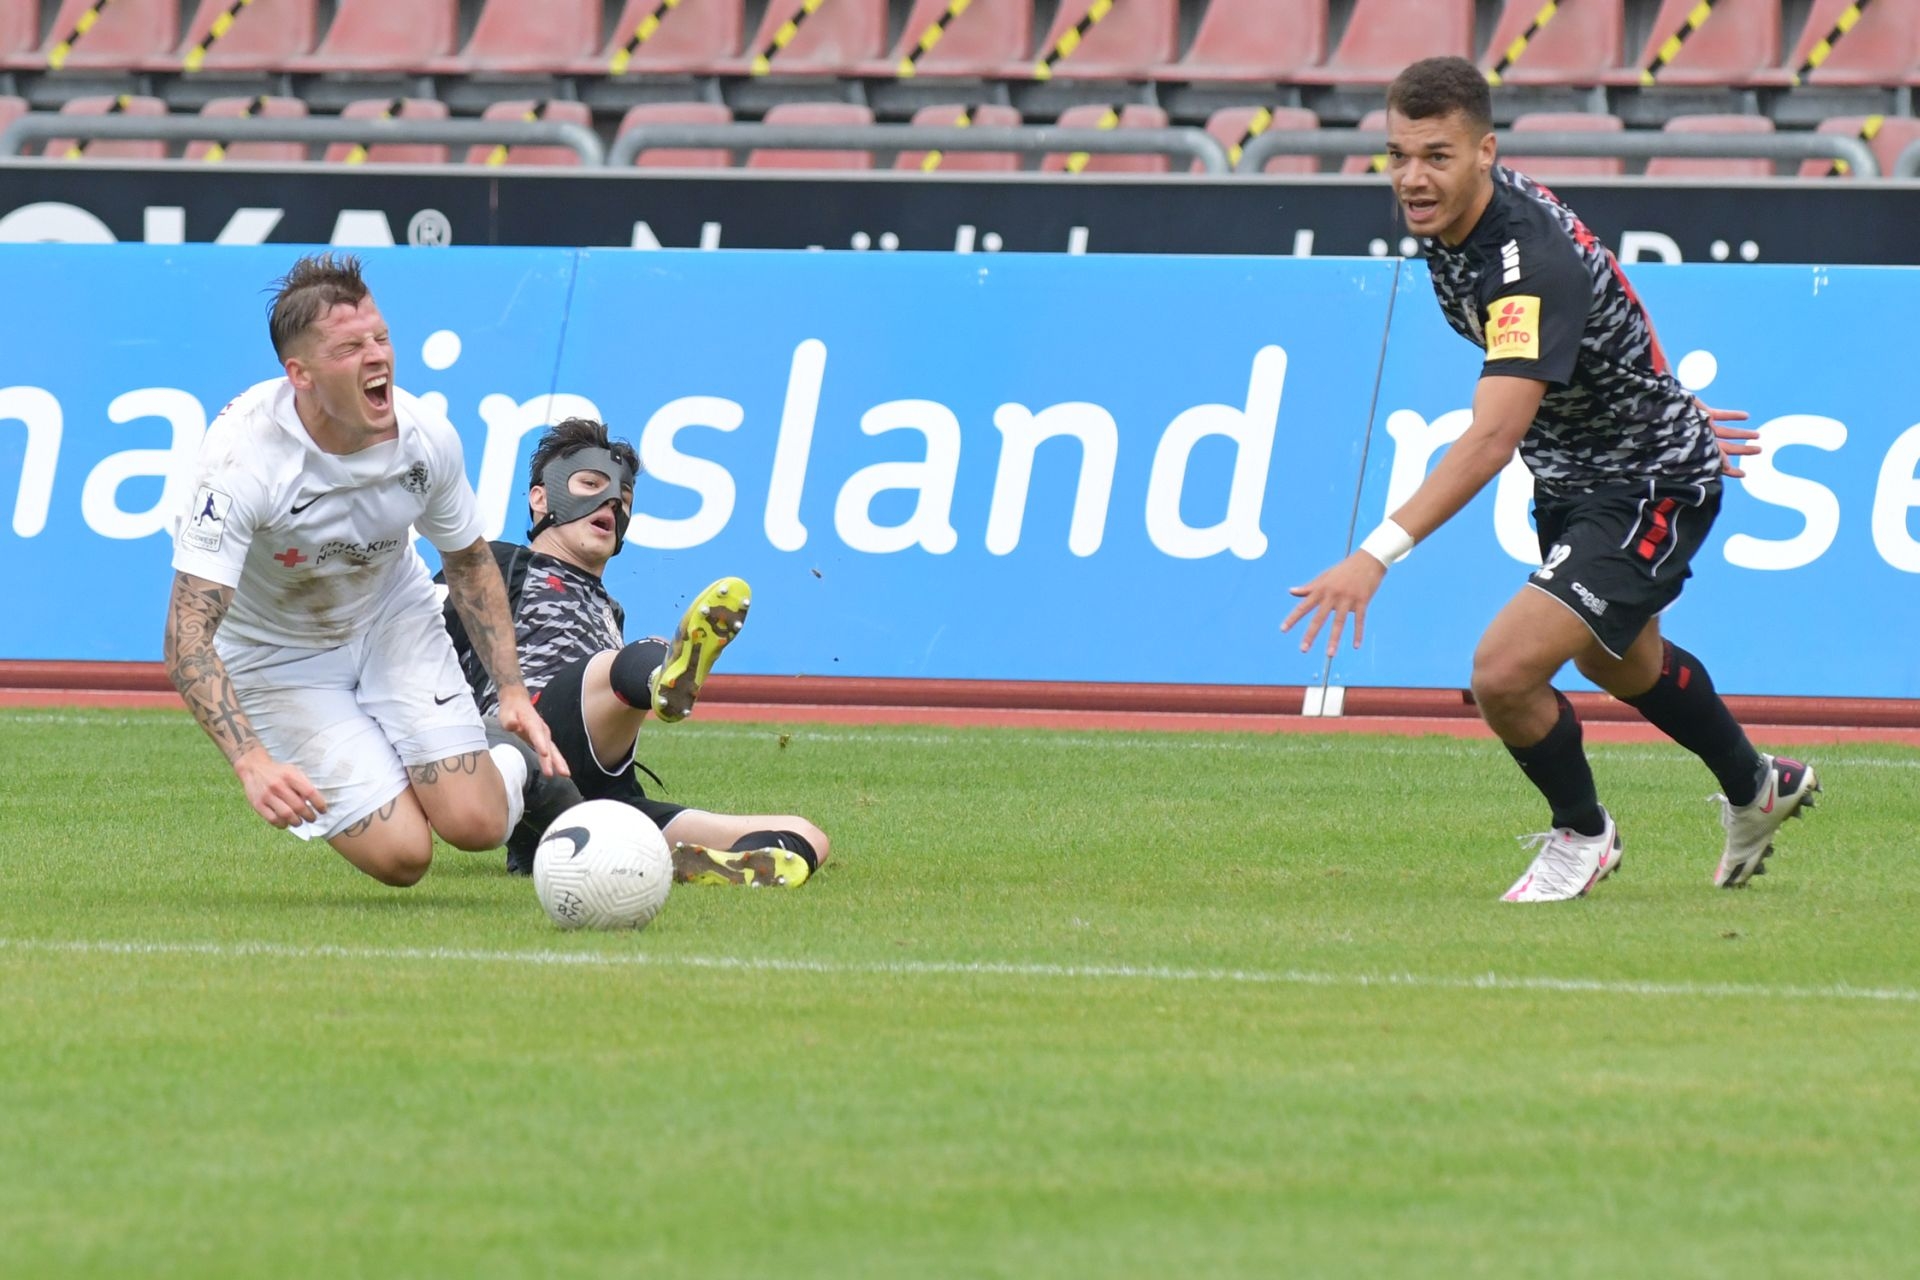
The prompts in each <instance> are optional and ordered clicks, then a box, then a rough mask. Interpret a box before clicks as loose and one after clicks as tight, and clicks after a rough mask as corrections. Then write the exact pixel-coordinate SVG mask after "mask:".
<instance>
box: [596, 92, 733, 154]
mask: <svg viewBox="0 0 1920 1280" xmlns="http://www.w3.org/2000/svg"><path fill="white" fill-rule="evenodd" d="M732 122H733V112H732V111H731V110H730V109H729V108H728V107H727V106H726V104H725V103H720V102H643V103H641V104H640V105H638V106H636V107H633V108H631V109H629V110H628V112H627V114H626V116H625V117H624V118H623V119H622V120H621V121H620V133H626V132H627V131H628V130H629V129H633V128H636V127H638V126H640V125H646V124H731V123H732ZM617 136H618V135H616V137H617ZM633 163H634V164H635V165H636V166H638V167H640V168H645V169H724V168H726V167H727V166H728V165H730V164H732V163H733V155H732V153H731V152H729V151H727V150H726V149H725V148H723V147H712V148H707V147H648V148H646V149H644V150H642V151H640V152H639V153H637V154H636V155H635V156H634V157H633Z"/></svg>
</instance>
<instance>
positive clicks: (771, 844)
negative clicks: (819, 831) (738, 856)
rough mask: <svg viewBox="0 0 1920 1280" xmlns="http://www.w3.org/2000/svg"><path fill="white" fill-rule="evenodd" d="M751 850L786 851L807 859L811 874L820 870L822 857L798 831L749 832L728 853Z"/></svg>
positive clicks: (729, 848) (734, 843)
mask: <svg viewBox="0 0 1920 1280" xmlns="http://www.w3.org/2000/svg"><path fill="white" fill-rule="evenodd" d="M749 849H785V850H786V851H787V852H789V853H797V854H799V855H800V856H801V857H803V858H805V859H806V860H807V870H808V871H809V872H813V871H818V870H819V869H820V855H819V854H817V853H815V852H814V851H813V845H812V844H811V843H810V842H809V841H808V840H807V838H806V837H805V836H803V835H801V834H800V833H799V832H798V831H749V832H747V834H745V835H743V836H741V837H740V838H739V839H738V840H735V841H734V842H733V843H732V844H731V845H729V846H728V848H727V852H728V853H745V852H747V850H749Z"/></svg>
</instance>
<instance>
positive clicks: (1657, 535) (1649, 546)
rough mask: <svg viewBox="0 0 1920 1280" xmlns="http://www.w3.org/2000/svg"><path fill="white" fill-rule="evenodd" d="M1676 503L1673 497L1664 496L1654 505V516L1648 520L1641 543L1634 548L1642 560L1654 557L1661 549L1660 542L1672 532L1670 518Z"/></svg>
mask: <svg viewBox="0 0 1920 1280" xmlns="http://www.w3.org/2000/svg"><path fill="white" fill-rule="evenodd" d="M1676 505H1677V504H1676V503H1675V502H1674V500H1673V499H1672V498H1662V499H1660V501H1659V502H1658V503H1656V504H1655V505H1654V508H1653V515H1652V518H1651V519H1650V520H1649V521H1648V522H1647V531H1646V533H1645V534H1644V535H1643V536H1642V537H1641V539H1640V545H1639V546H1637V547H1635V548H1634V549H1633V550H1634V554H1635V555H1637V556H1639V557H1640V558H1641V559H1642V560H1651V559H1653V557H1654V555H1655V554H1656V553H1657V552H1658V551H1659V550H1660V544H1661V543H1663V542H1665V541H1666V540H1667V534H1668V533H1670V532H1672V527H1671V521H1670V519H1669V518H1670V517H1671V516H1672V515H1673V509H1674V507H1675V506H1676Z"/></svg>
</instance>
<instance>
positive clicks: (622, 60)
mask: <svg viewBox="0 0 1920 1280" xmlns="http://www.w3.org/2000/svg"><path fill="white" fill-rule="evenodd" d="M661 4H662V0H627V4H626V6H625V8H623V9H622V10H621V12H620V16H619V18H618V20H617V21H616V22H615V23H614V27H613V36H612V38H611V39H610V40H609V41H608V44H607V47H606V48H605V49H604V50H602V51H601V52H600V54H599V55H598V56H596V57H594V58H592V59H590V60H588V61H585V62H578V63H575V64H574V65H573V66H571V67H570V68H568V69H569V70H570V71H572V72H573V73H574V74H576V75H616V76H641V75H649V74H652V75H689V74H697V73H701V72H707V71H714V70H717V69H719V68H720V67H723V66H726V65H727V64H728V63H729V62H731V61H733V59H734V56H735V55H736V54H738V53H739V52H740V39H741V32H742V30H743V29H744V27H745V24H746V17H745V12H744V10H745V6H744V5H743V4H742V0H680V3H679V4H677V5H675V6H674V7H673V8H671V9H665V10H663V9H662V8H661Z"/></svg>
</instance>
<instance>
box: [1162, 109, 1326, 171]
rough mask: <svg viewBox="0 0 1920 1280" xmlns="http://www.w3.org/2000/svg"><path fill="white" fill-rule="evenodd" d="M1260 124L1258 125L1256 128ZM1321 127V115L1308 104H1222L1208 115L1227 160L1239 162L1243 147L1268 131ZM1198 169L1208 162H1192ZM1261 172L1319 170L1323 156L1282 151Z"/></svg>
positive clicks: (1230, 162)
mask: <svg viewBox="0 0 1920 1280" xmlns="http://www.w3.org/2000/svg"><path fill="white" fill-rule="evenodd" d="M1256 126H1257V128H1256ZM1319 127H1320V117H1319V116H1317V115H1315V114H1314V113H1313V112H1311V111H1309V110H1307V109H1306V108H1305V107H1272V108H1268V107H1222V108H1220V110H1218V111H1216V112H1214V113H1213V114H1212V115H1210V116H1208V117H1207V132H1208V133H1209V134H1211V135H1212V136H1213V139H1214V141H1216V142H1218V143H1219V144H1220V145H1221V146H1223V147H1225V148H1226V149H1227V163H1228V164H1230V165H1235V166H1237V165H1239V163H1240V148H1241V147H1242V146H1243V145H1245V144H1246V143H1248V142H1251V141H1252V140H1253V139H1254V138H1256V137H1261V136H1263V135H1265V134H1268V133H1300V132H1303V131H1307V130H1315V129H1318V128H1319ZM1193 171H1194V172H1195V173H1204V172H1205V171H1206V169H1205V166H1204V165H1202V164H1201V163H1200V162H1199V161H1198V160H1195V161H1194V162H1193ZM1260 171H1261V172H1262V173H1318V172H1320V157H1318V156H1288V155H1279V156H1274V157H1272V158H1271V159H1269V160H1268V161H1267V162H1266V164H1264V165H1262V166H1261V168H1260Z"/></svg>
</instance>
